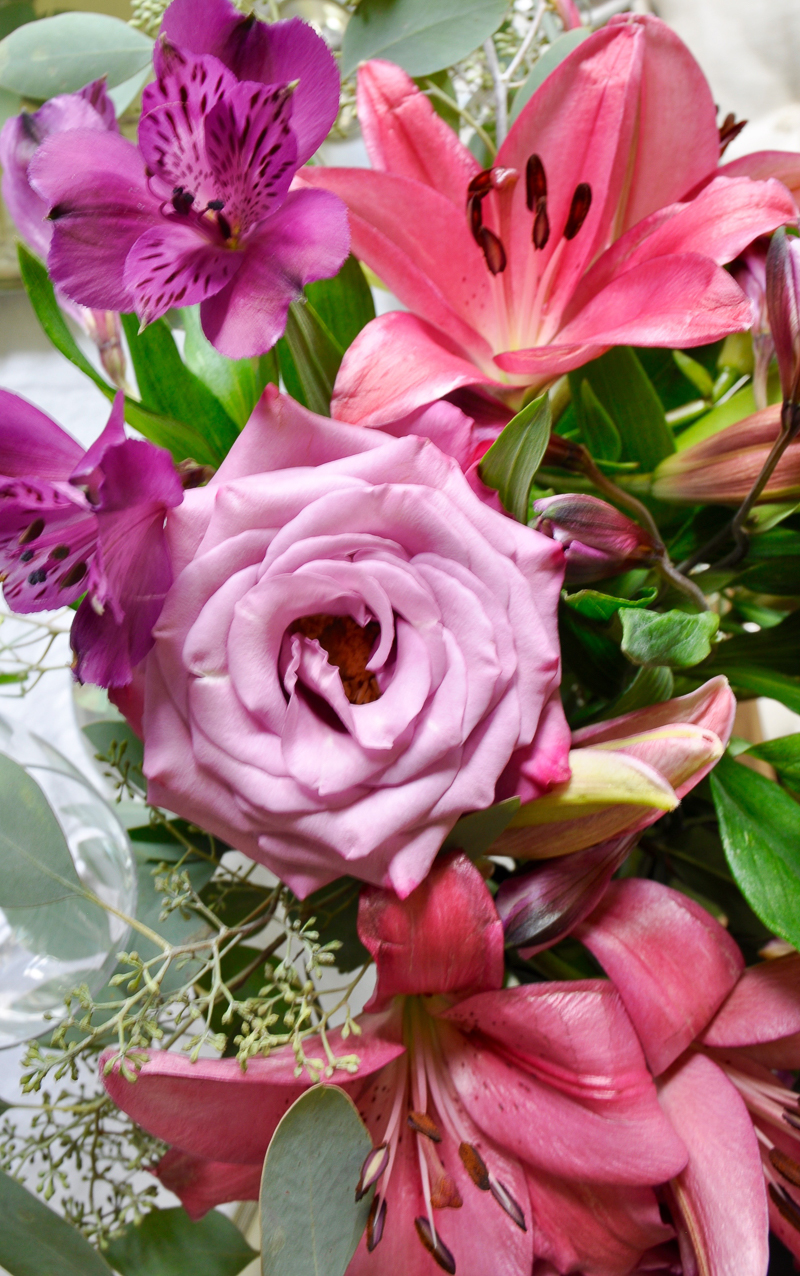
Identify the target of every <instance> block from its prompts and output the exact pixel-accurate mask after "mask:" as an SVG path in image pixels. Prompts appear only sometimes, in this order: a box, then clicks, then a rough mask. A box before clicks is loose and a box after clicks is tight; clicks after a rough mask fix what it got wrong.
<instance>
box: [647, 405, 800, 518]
mask: <svg viewBox="0 0 800 1276" xmlns="http://www.w3.org/2000/svg"><path fill="white" fill-rule="evenodd" d="M781 411H782V409H781V407H780V404H773V405H772V406H771V407H768V408H764V409H763V411H761V412H755V413H754V414H753V416H748V417H745V419H744V420H743V421H736V422H735V423H734V424H733V425H729V426H727V427H726V428H725V429H724V430H719V431H718V432H717V433H716V434H712V435H710V437H709V438H707V439H702V440H701V441H700V442H699V443H695V444H694V446H692V447H687V448H684V449H683V450H682V451H680V452H673V453H672V455H671V456H668V457H666V459H665V460H663V461H662V462H661V464H660V465H659V466H658V468H657V469H656V471H655V473H654V474H653V482H652V487H651V489H650V490H651V493H652V495H653V496H655V497H656V498H657V499H658V500H660V501H680V502H687V503H688V504H690V505H700V504H703V505H739V504H740V502H741V501H743V500H744V498H745V497H746V496H747V494H748V492H749V491H750V489H751V488H752V486H753V484H754V483H755V481H756V479H757V478H758V476H759V474H760V473H761V471H762V469H763V466H764V462H765V461H766V459H767V457H768V456H769V454H770V451H771V449H772V447H773V445H774V443H775V440H776V439H777V437H778V434H779V433H780V428H781ZM799 496H800V439H798V440H796V441H794V442H792V443H790V444H789V446H788V447H787V448H786V451H785V452H784V453H783V456H782V457H781V459H780V460H779V461H778V464H777V465H776V466H775V469H774V470H773V472H772V474H771V475H770V477H769V479H768V480H767V483H766V485H765V487H764V490H763V491H762V492H761V494H760V495H759V497H758V500H759V502H764V501H787V500H797V498H798V497H799Z"/></svg>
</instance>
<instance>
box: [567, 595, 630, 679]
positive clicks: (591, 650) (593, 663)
mask: <svg viewBox="0 0 800 1276" xmlns="http://www.w3.org/2000/svg"><path fill="white" fill-rule="evenodd" d="M558 621H559V626H558V628H559V637H560V640H561V649H562V654H563V657H564V662H565V664H566V665H568V666H569V668H570V669H571V670H573V672H574V673H575V674H576V675H577V676H578V679H579V681H580V683H581V684H582V686H583V687H585V688H588V690H589V691H592V692H593V693H594V694H595V695H596V696H602V698H603V700H607V699H608V698H609V696H615V695H619V694H620V692H621V691H622V688H623V686H624V685H625V682H626V681H627V680H628V679H629V678H630V672H631V667H630V665H629V664H628V662H627V660H626V659H625V657H624V656H623V655H622V653H621V651H620V649H619V645H618V643H616V642H614V640H613V639H612V638H611V637H610V635H609V633H608V632H607V630H608V627H607V626H605V625H601V624H599V623H598V622H597V621H592V620H588V619H587V618H586V617H585V616H582V615H581V614H580V612H578V611H575V609H574V608H572V607H568V606H567V605H566V604H565V603H564V601H563V599H562V602H561V606H560V607H559V609H558Z"/></svg>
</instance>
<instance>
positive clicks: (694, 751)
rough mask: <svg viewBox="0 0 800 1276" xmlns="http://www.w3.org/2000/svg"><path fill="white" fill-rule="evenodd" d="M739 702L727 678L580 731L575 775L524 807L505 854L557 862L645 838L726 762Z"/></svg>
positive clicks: (504, 838) (501, 845) (572, 757)
mask: <svg viewBox="0 0 800 1276" xmlns="http://www.w3.org/2000/svg"><path fill="white" fill-rule="evenodd" d="M735 711H736V700H735V698H734V695H733V692H732V691H731V689H730V687H729V685H728V682H727V679H725V678H722V677H718V678H712V679H711V681H710V682H707V683H705V685H704V686H702V687H700V688H699V689H698V690H697V691H694V692H692V693H691V694H690V695H688V696H680V697H678V698H677V699H674V700H667V701H665V702H664V703H663V704H657V705H650V706H648V707H647V708H646V709H637V710H636V711H635V712H634V713H626V714H624V715H623V716H622V717H620V718H612V719H611V720H610V721H609V722H600V723H598V724H597V725H596V726H592V727H584V728H583V730H581V731H576V732H573V736H572V749H571V750H570V754H569V765H570V767H571V769H572V775H571V777H570V779H569V780H568V781H567V782H566V783H565V784H559V785H556V786H555V787H554V788H553V789H551V790H550V792H549V793H546V794H545V795H544V796H543V797H540V798H536V799H535V800H534V801H533V802H526V803H524V804H523V805H522V806H521V807H520V808H519V810H518V811H517V813H516V814H515V816H514V818H513V819H512V821H511V823H510V825H509V827H508V828H507V829H506V831H505V833H503V834H502V835H501V837H500V838H499V839H498V841H497V842H496V843H495V845H496V847H497V851H498V854H503V855H512V856H514V857H515V858H517V859H535V860H543V859H552V858H554V857H556V856H561V855H571V854H572V853H573V852H575V851H583V850H585V849H586V848H587V847H594V846H598V845H599V844H600V843H601V842H607V841H609V840H611V839H613V838H617V837H621V836H629V835H631V834H634V833H639V832H641V831H642V830H643V829H645V828H647V827H648V825H650V824H653V823H655V821H656V820H657V819H659V817H660V816H661V815H662V814H663V813H664V812H665V811H672V810H674V809H675V807H676V806H677V805H678V803H679V802H680V800H681V798H682V797H683V796H684V795H685V794H686V793H688V792H689V790H690V789H693V788H694V786H695V785H696V784H698V783H699V782H700V780H702V779H703V777H704V776H706V775H707V774H708V772H709V771H710V770H711V768H712V767H713V765H714V763H715V762H717V761H718V760H719V758H720V757H721V756H722V754H723V752H724V750H725V745H726V744H727V742H728V740H729V738H730V734H731V729H732V727H733V715H734V713H735Z"/></svg>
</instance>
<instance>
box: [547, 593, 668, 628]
mask: <svg viewBox="0 0 800 1276" xmlns="http://www.w3.org/2000/svg"><path fill="white" fill-rule="evenodd" d="M657 594H658V589H657V588H656V587H655V586H654V585H651V586H650V588H649V589H646V590H645V591H644V596H643V597H642V598H636V599H633V598H619V597H616V596H615V595H613V594H601V593H600V592H599V590H597V589H579V590H578V591H577V593H575V594H564V596H563V597H564V602H565V603H566V605H567V606H568V607H572V608H573V609H574V610H575V611H579V612H580V614H581V615H582V616H586V618H587V619H588V620H598V621H600V623H601V624H608V622H609V621H610V620H611V619H612V618H613V617H614V616H616V614H617V612H618V611H619V610H620V609H621V608H622V607H649V606H650V604H651V603H652V602H655V599H656V595H657Z"/></svg>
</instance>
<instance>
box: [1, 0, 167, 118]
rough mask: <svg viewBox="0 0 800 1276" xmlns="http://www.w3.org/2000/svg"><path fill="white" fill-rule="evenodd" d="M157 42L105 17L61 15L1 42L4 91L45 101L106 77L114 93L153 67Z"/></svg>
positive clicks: (32, 24) (21, 29)
mask: <svg viewBox="0 0 800 1276" xmlns="http://www.w3.org/2000/svg"><path fill="white" fill-rule="evenodd" d="M152 53H153V41H152V40H151V39H150V37H149V36H146V35H143V34H142V32H141V31H137V30H135V28H134V27H130V26H128V24H127V22H122V21H121V20H120V19H119V18H112V17H109V16H108V14H105V13H59V14H57V15H56V16H55V17H54V18H42V19H41V21H39V22H27V23H25V25H24V26H21V27H17V29H16V30H15V31H12V32H11V34H10V35H7V36H6V38H5V39H4V40H1V41H0V88H3V89H8V90H10V91H11V92H14V93H21V94H22V95H23V97H27V98H32V99H34V100H35V101H38V102H43V101H45V100H46V99H47V98H51V97H55V96H56V95H57V94H59V93H76V92H77V90H78V89H80V88H83V86H84V84H88V83H89V82H90V81H91V80H98V79H100V77H101V76H103V75H104V76H105V77H106V80H107V83H108V85H109V86H110V87H111V88H113V87H115V86H116V85H118V84H122V83H123V82H124V81H125V80H130V79H131V78H132V77H133V76H135V75H137V74H139V73H140V72H141V71H143V70H144V69H145V68H146V67H147V66H148V65H149V64H150V59H151V57H152Z"/></svg>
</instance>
